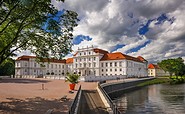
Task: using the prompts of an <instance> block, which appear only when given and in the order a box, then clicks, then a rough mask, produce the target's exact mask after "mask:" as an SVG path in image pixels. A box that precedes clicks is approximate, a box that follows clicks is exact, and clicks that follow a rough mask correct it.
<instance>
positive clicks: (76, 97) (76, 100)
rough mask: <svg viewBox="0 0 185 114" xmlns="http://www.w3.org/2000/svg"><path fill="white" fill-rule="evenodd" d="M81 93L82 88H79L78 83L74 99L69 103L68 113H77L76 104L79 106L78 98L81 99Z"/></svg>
mask: <svg viewBox="0 0 185 114" xmlns="http://www.w3.org/2000/svg"><path fill="white" fill-rule="evenodd" d="M81 93H82V90H81V85H80V87H79V89H78V92H77V93H76V96H75V99H74V100H73V103H72V104H71V107H70V109H69V114H77V112H78V106H79V103H80V99H81Z"/></svg>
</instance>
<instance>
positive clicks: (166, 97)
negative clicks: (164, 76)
mask: <svg viewBox="0 0 185 114" xmlns="http://www.w3.org/2000/svg"><path fill="white" fill-rule="evenodd" d="M114 103H115V104H116V105H117V106H118V107H119V109H120V110H121V111H122V113H125V114H185V84H179V85H167V84H158V85H151V86H147V87H142V88H141V89H138V90H134V91H131V92H127V93H125V94H122V95H121V96H120V97H119V98H117V99H116V100H114Z"/></svg>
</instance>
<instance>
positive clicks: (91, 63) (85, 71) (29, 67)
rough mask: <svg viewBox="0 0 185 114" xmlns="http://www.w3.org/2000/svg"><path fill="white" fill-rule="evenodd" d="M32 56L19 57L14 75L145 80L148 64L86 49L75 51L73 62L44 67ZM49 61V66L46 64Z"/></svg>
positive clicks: (62, 61)
mask: <svg viewBox="0 0 185 114" xmlns="http://www.w3.org/2000/svg"><path fill="white" fill-rule="evenodd" d="M35 59H36V57H34V56H21V57H18V58H17V60H16V62H15V63H16V66H15V74H16V75H21V76H22V75H36V76H39V75H56V76H58V75H60V76H65V75H66V73H67V72H69V73H76V74H80V75H81V76H123V75H124V76H127V77H143V76H147V61H146V60H145V59H144V58H143V57H141V56H138V57H132V56H129V55H125V54H122V53H121V52H115V53H109V52H108V51H105V50H102V49H98V48H94V47H87V48H81V49H78V50H77V52H76V53H75V54H74V56H73V58H68V59H66V60H56V59H50V60H46V59H44V60H43V65H40V64H38V63H37V62H36V61H35ZM48 61H49V62H48Z"/></svg>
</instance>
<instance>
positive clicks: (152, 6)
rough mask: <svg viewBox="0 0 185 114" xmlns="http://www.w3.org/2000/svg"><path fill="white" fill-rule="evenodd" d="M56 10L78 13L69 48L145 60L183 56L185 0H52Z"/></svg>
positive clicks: (153, 61) (184, 53)
mask: <svg viewBox="0 0 185 114" xmlns="http://www.w3.org/2000/svg"><path fill="white" fill-rule="evenodd" d="M52 4H53V5H54V6H55V7H57V8H58V9H59V10H61V11H62V10H63V9H68V10H73V11H75V12H77V13H78V15H79V17H78V18H79V19H80V21H79V23H78V26H77V27H76V28H75V29H74V32H73V34H74V39H73V41H72V42H73V44H74V45H73V47H72V49H73V52H72V53H71V54H69V55H67V57H70V56H72V55H73V54H74V53H75V52H76V50H77V49H78V47H79V48H82V47H87V46H92V45H93V46H95V47H97V48H101V49H104V50H107V51H109V52H122V53H124V54H127V55H131V56H135V57H137V56H142V57H144V58H145V59H146V60H148V61H149V63H157V62H160V61H161V60H163V59H168V58H176V57H182V58H183V59H185V15H184V12H185V0H65V3H59V2H57V1H56V0H52Z"/></svg>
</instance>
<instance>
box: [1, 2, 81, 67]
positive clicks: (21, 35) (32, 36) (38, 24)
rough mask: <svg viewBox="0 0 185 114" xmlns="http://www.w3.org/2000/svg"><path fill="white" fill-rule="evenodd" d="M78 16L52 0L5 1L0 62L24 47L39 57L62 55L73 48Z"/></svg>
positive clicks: (2, 4)
mask: <svg viewBox="0 0 185 114" xmlns="http://www.w3.org/2000/svg"><path fill="white" fill-rule="evenodd" d="M57 1H60V2H63V1H64V0H57ZM77 16H78V14H77V13H76V12H73V11H68V10H63V11H62V13H59V10H57V9H56V8H55V7H54V6H53V5H52V4H51V0H3V1H1V2H0V64H2V62H3V61H4V60H6V59H7V58H8V57H10V56H13V55H14V53H15V52H18V51H22V50H31V52H32V53H34V54H36V56H38V57H39V58H51V56H50V55H52V56H53V57H54V58H58V59H61V58H62V57H63V56H65V55H66V54H68V52H69V51H71V46H72V44H71V39H72V38H73V34H72V32H73V28H74V27H76V26H77V21H78V19H77Z"/></svg>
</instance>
